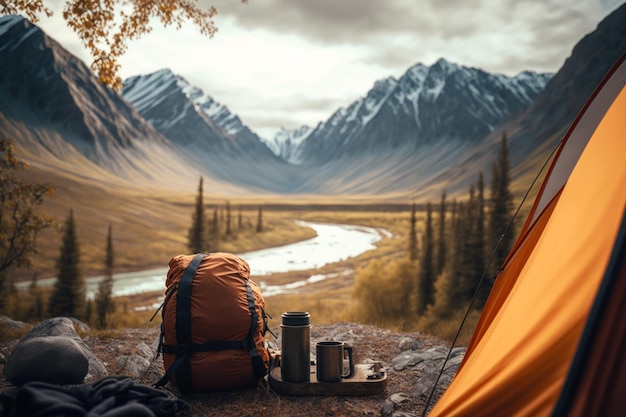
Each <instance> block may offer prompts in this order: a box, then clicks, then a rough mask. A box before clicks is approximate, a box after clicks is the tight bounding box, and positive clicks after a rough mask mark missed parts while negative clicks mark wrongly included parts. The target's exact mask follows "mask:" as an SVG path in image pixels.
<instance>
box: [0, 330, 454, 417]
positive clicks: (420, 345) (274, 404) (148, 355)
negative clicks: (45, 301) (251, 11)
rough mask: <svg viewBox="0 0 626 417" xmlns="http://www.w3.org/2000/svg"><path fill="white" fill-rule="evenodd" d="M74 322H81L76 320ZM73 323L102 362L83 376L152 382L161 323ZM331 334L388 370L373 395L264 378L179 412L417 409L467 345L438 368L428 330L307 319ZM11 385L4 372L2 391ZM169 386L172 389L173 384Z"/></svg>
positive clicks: (440, 345)
mask: <svg viewBox="0 0 626 417" xmlns="http://www.w3.org/2000/svg"><path fill="white" fill-rule="evenodd" d="M74 327H75V328H77V327H79V326H77V325H76V323H74ZM78 330H79V333H80V334H81V335H83V334H86V336H82V337H81V340H82V341H83V342H84V344H85V345H86V346H87V347H88V348H89V349H90V350H91V352H93V356H94V358H96V359H94V360H95V361H98V362H100V364H98V366H100V368H98V367H97V366H96V367H95V368H94V367H92V364H91V362H90V373H89V374H88V376H87V378H86V379H85V382H86V383H91V382H94V381H96V380H97V379H98V378H101V377H102V376H104V375H127V376H129V377H131V378H132V379H133V380H134V381H136V382H137V383H141V384H146V385H152V384H154V383H155V382H156V381H157V380H158V379H159V378H160V377H161V376H162V375H163V362H162V359H161V357H159V358H157V359H155V348H156V344H157V339H158V329H156V328H154V329H124V330H119V331H111V332H109V333H106V334H103V335H100V336H93V335H92V333H93V334H95V333H94V332H89V330H88V329H82V331H81V330H80V329H78ZM274 333H276V334H279V330H278V329H274ZM268 336H269V335H268ZM269 339H270V341H272V339H273V338H272V337H271V336H269ZM330 339H332V340H340V341H344V342H348V343H351V344H352V345H353V349H354V354H355V362H356V363H367V362H370V361H376V362H380V363H381V364H382V366H383V367H384V370H385V372H386V373H387V378H388V380H387V385H386V389H385V390H384V392H383V393H381V394H377V395H371V396H287V395H280V394H278V393H277V392H276V391H275V390H273V389H272V388H271V387H270V386H268V384H267V383H264V384H260V385H259V386H258V387H250V388H245V389H238V390H232V391H227V392H217V393H193V394H190V395H188V396H185V397H183V398H184V400H185V401H186V403H187V404H188V406H189V407H188V408H187V409H186V410H183V411H181V412H179V413H178V414H177V416H178V415H179V416H180V417H196V416H198V417H199V416H203V417H205V416H213V415H215V416H218V415H219V416H255V417H258V416H294V417H295V416H313V417H315V416H395V417H400V416H421V415H422V413H423V410H424V407H425V405H426V403H427V401H428V397H429V396H430V395H431V392H432V390H433V386H434V382H435V380H437V379H439V384H438V385H437V390H436V393H435V395H434V397H435V398H436V397H437V396H438V395H440V394H441V392H442V391H443V389H444V388H445V386H447V384H448V383H449V381H450V379H451V378H452V376H453V375H454V372H455V371H456V369H457V367H458V364H459V363H460V360H461V358H462V356H463V353H464V350H463V349H458V348H457V349H455V350H454V351H453V352H454V354H452V355H450V358H449V359H448V362H447V365H446V372H445V373H444V374H443V375H441V376H439V372H440V369H441V366H442V365H443V363H444V359H445V357H446V356H447V355H448V353H449V352H448V347H447V346H446V343H444V342H443V341H441V340H438V339H435V338H433V337H430V336H428V335H424V334H420V333H400V332H394V331H390V330H385V329H380V328H376V327H372V326H367V325H362V324H357V323H337V324H333V325H319V326H313V327H312V329H311V342H312V343H314V342H315V341H318V340H330ZM17 342H18V340H10V341H7V342H4V343H1V344H0V355H1V359H2V360H1V362H2V365H0V367H2V368H4V362H5V359H6V358H8V357H9V354H10V352H11V351H12V349H13V348H14V347H15V345H16V344H17ZM102 368H104V370H103V369H102ZM3 370H4V369H3ZM101 373H104V374H101ZM16 389H17V388H16V387H15V386H13V385H11V384H10V383H9V382H8V381H7V380H6V378H5V376H4V372H3V375H2V376H1V377H0V392H11V391H14V390H16ZM170 389H171V390H172V391H174V392H176V390H175V388H170ZM433 402H434V400H433Z"/></svg>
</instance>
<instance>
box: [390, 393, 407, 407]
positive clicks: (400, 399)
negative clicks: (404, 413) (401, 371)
mask: <svg viewBox="0 0 626 417" xmlns="http://www.w3.org/2000/svg"><path fill="white" fill-rule="evenodd" d="M389 401H391V402H392V403H394V404H395V405H397V406H401V405H402V404H404V403H405V402H407V401H409V396H408V395H406V394H405V393H403V392H398V393H396V394H392V395H391V397H389Z"/></svg>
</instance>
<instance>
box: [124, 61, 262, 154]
mask: <svg viewBox="0 0 626 417" xmlns="http://www.w3.org/2000/svg"><path fill="white" fill-rule="evenodd" d="M122 94H123V95H124V98H126V100H128V101H129V102H130V103H131V104H132V105H133V106H135V108H136V109H137V111H138V112H139V114H141V115H142V116H143V117H144V118H145V119H146V120H147V121H148V122H149V123H150V124H151V125H152V126H154V127H155V128H156V129H157V130H158V131H159V132H161V133H162V134H163V135H164V136H165V137H167V138H169V139H170V140H171V141H172V142H173V143H176V144H178V145H181V146H183V147H193V148H195V151H198V150H199V149H204V150H206V151H209V152H229V153H233V154H236V153H241V152H251V151H253V152H255V153H258V154H260V155H258V156H260V157H262V158H264V157H272V156H273V155H272V153H271V152H270V150H269V149H268V148H267V146H265V144H264V143H263V142H262V141H261V139H260V138H259V137H258V136H257V135H256V134H254V133H253V132H252V131H251V130H250V129H249V128H248V127H247V126H245V125H244V124H243V123H242V122H241V120H240V119H239V117H238V116H236V115H234V114H232V113H231V112H230V111H229V110H228V108H227V107H226V106H224V105H222V104H220V103H217V102H216V101H215V100H213V99H212V98H211V97H209V96H208V95H206V94H204V92H203V91H202V90H200V89H199V88H197V87H194V86H192V85H190V84H189V83H188V82H187V81H186V80H185V79H184V78H182V77H181V76H179V75H176V74H174V73H172V71H171V70H169V69H163V70H160V71H156V72H154V73H151V74H147V75H139V76H135V77H131V78H129V79H127V80H125V81H124V89H123V91H122Z"/></svg>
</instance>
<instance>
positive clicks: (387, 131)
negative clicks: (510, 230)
mask: <svg viewBox="0 0 626 417" xmlns="http://www.w3.org/2000/svg"><path fill="white" fill-rule="evenodd" d="M624 9H625V7H624V6H622V7H620V8H618V9H617V10H616V11H615V12H614V13H612V14H611V15H610V16H608V17H607V18H606V19H605V21H606V22H619V19H620V18H621V17H623V15H624ZM7 22H9V23H11V24H10V25H8V24H7ZM22 22H25V23H23V25H24V26H25V27H24V28H22V30H24V31H26V32H21V33H13V34H12V35H11V36H7V34H9V32H11V30H12V29H15V27H16V25H15V18H10V19H7V18H3V19H2V20H1V23H0V25H1V26H0V39H2V43H0V45H3V44H4V45H5V46H2V47H1V48H0V54H2V57H3V59H2V62H3V64H1V65H3V68H0V69H3V71H2V74H3V75H2V78H0V104H1V105H2V107H1V108H0V109H1V110H2V114H1V115H0V118H1V119H2V120H0V122H1V123H0V130H1V131H2V133H4V134H5V135H6V134H7V133H9V134H11V135H12V136H15V137H18V138H19V142H20V144H21V145H25V148H26V150H27V151H28V152H30V153H31V154H36V155H38V156H39V157H40V158H44V159H45V158H48V162H49V163H48V165H50V164H53V163H54V158H57V159H58V160H59V162H60V159H61V158H62V157H66V156H68V155H71V156H72V157H76V158H83V159H86V160H87V161H89V162H90V164H89V166H86V165H87V164H86V163H85V162H84V161H83V162H81V163H82V164H84V166H81V167H80V168H82V169H78V170H77V171H79V172H77V173H76V174H77V175H92V176H93V177H94V179H97V177H98V175H102V173H103V171H106V174H107V175H110V176H111V177H115V176H119V177H120V178H121V179H123V180H125V181H127V182H128V183H141V184H142V185H143V186H149V187H156V188H158V187H164V188H171V189H177V190H178V191H183V190H184V191H185V192H189V191H191V190H193V189H195V186H194V183H197V178H198V177H206V184H210V186H211V187H212V189H213V190H215V191H216V192H224V193H226V195H228V194H232V195H245V194H250V195H263V194H268V195H274V196H276V195H285V196H298V195H311V196H315V195H320V196H336V197H339V196H342V197H347V198H354V197H357V196H362V197H368V196H369V197H376V198H378V199H391V200H400V199H406V198H425V197H427V196H430V197H431V198H432V197H433V195H434V193H435V190H436V189H439V193H440V192H442V191H443V190H445V191H446V192H447V194H448V195H451V196H452V195H463V194H464V193H465V192H466V191H467V185H468V181H474V180H475V178H472V177H473V176H474V175H476V176H477V174H478V172H479V171H481V170H485V167H489V166H490V163H491V162H490V161H491V160H492V159H493V157H494V155H495V153H496V151H497V150H496V149H497V148H496V144H497V143H498V142H499V138H500V137H501V136H502V134H503V133H504V132H507V134H508V135H509V138H510V143H511V146H512V147H513V149H515V156H514V164H513V165H514V167H513V168H514V169H518V168H517V167H516V165H518V164H522V161H525V160H526V159H528V157H529V156H533V155H538V154H539V151H538V150H539V149H544V148H545V147H546V146H550V144H551V143H554V140H555V137H557V136H558V135H559V134H561V133H563V132H564V130H565V129H566V124H567V123H571V120H572V119H573V115H572V114H573V113H574V112H575V111H574V110H573V109H575V108H576V106H579V107H578V108H580V106H582V103H583V102H584V99H585V98H586V97H587V96H588V94H589V93H590V89H591V88H592V87H593V82H596V83H597V82H598V81H599V78H600V77H601V76H600V75H599V74H603V73H604V72H605V71H606V69H607V68H608V66H610V62H609V61H610V58H611V57H614V56H615V54H616V51H617V50H619V48H623V46H621V45H623V44H622V43H621V42H623V39H622V37H623V29H622V28H620V27H615V26H616V25H617V23H612V24H604V25H603V22H601V24H599V25H598V29H597V30H596V32H597V31H601V32H602V31H603V32H602V33H599V34H594V33H592V34H589V35H587V36H586V37H585V38H584V39H583V40H581V42H580V45H582V46H579V45H577V46H576V47H575V48H574V50H573V53H572V57H571V59H572V60H573V61H575V62H580V63H579V64H578V65H580V66H583V67H585V68H587V73H585V74H584V76H585V77H586V82H585V83H584V86H585V88H582V89H578V90H577V89H576V87H575V86H576V85H577V84H576V80H577V78H576V77H577V74H576V71H573V72H572V74H571V78H572V79H567V80H566V79H564V78H563V76H559V73H557V74H556V75H554V77H552V76H551V74H538V73H533V72H530V71H522V72H520V73H519V74H518V75H516V76H515V77H507V76H503V75H501V74H490V73H487V72H485V71H483V70H480V69H477V68H469V67H463V66H461V65H458V64H454V63H450V62H448V61H446V60H445V59H443V58H442V59H440V60H438V61H437V62H435V63H434V64H433V65H431V66H430V67H427V66H425V65H423V64H420V63H418V64H416V65H414V66H412V67H410V68H409V69H407V71H406V72H405V73H404V74H403V75H402V76H401V77H400V78H398V79H395V78H393V77H388V78H384V79H381V80H377V81H376V82H375V83H374V86H373V88H372V89H370V91H368V92H367V94H366V95H365V96H364V97H363V98H361V99H359V100H356V101H354V102H353V103H350V104H349V105H347V106H346V107H342V108H340V109H338V110H337V111H336V112H334V113H333V114H332V115H331V116H330V117H329V118H328V119H327V120H325V121H321V122H320V123H318V124H317V125H316V126H315V127H307V126H303V127H301V128H300V129H298V130H291V131H290V130H284V129H283V130H282V131H280V132H279V133H278V136H279V137H278V139H277V138H274V140H273V141H265V142H264V141H263V140H262V139H261V138H260V137H259V136H258V135H256V134H255V133H254V132H252V131H251V130H250V129H249V128H248V127H246V126H245V124H244V123H243V122H242V121H241V119H240V118H239V117H238V116H237V115H234V114H232V113H230V111H229V110H228V108H227V107H226V106H224V105H221V104H219V103H217V102H215V101H214V100H213V99H212V98H210V96H208V95H207V94H205V93H204V92H202V91H201V90H199V89H197V88H196V87H193V86H191V85H189V83H187V82H186V81H185V80H184V79H183V78H182V77H180V76H178V75H176V74H173V73H172V72H171V71H169V70H160V71H158V72H156V73H153V76H154V77H153V78H154V79H153V80H151V81H152V82H151V83H146V85H149V87H144V88H149V89H151V90H153V91H152V92H154V91H157V87H158V89H159V90H158V91H160V92H161V93H160V96H159V97H158V98H156V99H155V96H154V94H152V95H148V94H147V91H149V90H145V91H144V92H143V93H142V92H141V89H140V88H138V86H139V85H140V83H139V81H149V80H148V79H147V78H145V76H137V77H132V78H131V79H129V80H127V83H126V86H125V93H124V94H125V96H126V98H124V99H121V98H120V100H121V101H120V102H119V103H121V104H117V105H112V104H110V103H112V102H114V101H115V99H116V97H115V95H114V94H113V95H112V94H111V92H108V91H102V88H103V87H102V86H101V85H97V83H96V84H94V82H93V74H90V73H89V71H88V70H86V67H85V66H84V64H82V62H80V61H79V60H70V59H69V58H68V55H69V53H68V52H67V51H65V50H63V48H62V47H61V46H60V45H58V44H57V43H56V42H54V41H53V40H52V39H50V38H49V37H47V35H45V34H43V32H41V34H42V35H41V38H42V39H43V40H40V41H39V44H38V45H35V46H36V47H35V48H33V47H32V46H33V45H31V49H30V50H26V49H24V48H25V46H27V45H26V44H27V43H28V42H27V41H28V40H29V39H30V38H32V33H31V32H33V31H34V30H35V28H36V27H35V26H34V25H32V24H30V22H27V21H25V20H23V21H22ZM607 25H608V26H607ZM7 26H9V27H8V28H7ZM18 26H19V25H18ZM605 26H607V27H606V28H605ZM609 26H610V27H609ZM620 29H621V30H622V31H621V32H620ZM605 32H606V33H605ZM28 33H31V34H30V35H28V36H26V34H28ZM609 33H610V34H609ZM607 36H609V37H613V36H617V39H616V40H615V41H614V42H612V43H610V44H609V46H610V47H611V48H612V49H611V51H610V52H608V53H606V54H605V55H603V56H601V57H599V58H598V62H594V64H595V65H587V63H585V62H584V59H585V58H584V55H585V54H588V53H589V52H590V48H596V49H602V48H598V45H597V44H596V43H595V42H594V43H593V45H592V46H587V45H586V44H585V42H587V41H585V39H594V37H599V38H602V39H604V40H605V41H606V39H607ZM48 39H49V40H48ZM587 43H588V42H587ZM605 43H606V42H605ZM9 45H11V46H10V47H9ZM51 45H52V46H51ZM38 48H39V49H38ZM577 48H578V49H581V48H582V49H583V50H577ZM18 49H20V51H21V55H20V53H19V52H14V55H10V54H9V55H8V56H9V57H10V58H14V59H4V58H5V57H7V54H8V53H9V52H10V51H9V50H11V51H16V50H18ZM48 49H49V50H51V52H50V53H48V54H47V55H46V54H45V53H44V54H42V53H40V52H34V51H35V50H40V51H41V50H43V51H46V50H48ZM606 49H607V46H606V45H605V46H604V50H606ZM29 51H30V52H29ZM594 52H595V51H594ZM15 54H17V55H15ZM55 54H56V55H55ZM63 54H64V55H63ZM49 55H52V57H53V59H48V60H47V61H37V62H39V63H40V65H39V67H41V68H44V69H45V68H50V69H46V71H48V72H47V73H46V74H50V76H48V77H43V78H42V77H39V78H37V77H36V74H32V73H29V72H28V69H29V68H32V67H33V65H30V66H26V67H24V66H22V67H19V66H16V65H15V62H14V61H17V62H18V63H19V62H20V61H29V60H30V61H29V63H31V64H32V60H33V59H40V60H41V59H42V56H49ZM61 55H63V56H61ZM574 55H576V56H574ZM55 59H57V60H58V62H57V61H55ZM599 63H601V65H600V64H599ZM566 64H567V62H566ZM81 65H82V66H81ZM567 67H568V66H567V65H564V69H566V68H567ZM55 68H58V70H57V69H55ZM74 68H75V69H76V71H77V72H78V73H79V74H81V76H79V77H76V76H75V75H73V74H72V72H71V71H70V70H71V69H74ZM4 69H7V70H10V71H4ZM559 72H560V71H559ZM579 72H580V71H579ZM83 73H84V74H83ZM58 74H62V75H63V77H58V76H57V75H58ZM590 74H592V75H590ZM83 75H84V76H83ZM148 77H149V76H148ZM165 78H167V80H165ZM555 78H557V79H560V80H561V81H559V82H553V81H554V79H555ZM51 80H56V81H57V84H54V87H53V88H50V86H52V85H53V84H46V83H47V82H50V81H51ZM59 80H60V81H59ZM63 83H65V84H63ZM159 83H160V84H159ZM33 86H37V88H34V87H33ZM544 87H545V88H544ZM35 90H38V91H44V92H47V94H48V95H47V96H46V95H45V94H44V95H38V94H37V93H36V92H35ZM133 90H134V91H133ZM57 91H60V93H58V94H54V93H56V92H57ZM563 91H569V92H570V94H569V98H571V100H567V103H565V104H567V106H560V107H558V108H557V109H556V111H555V109H554V106H555V104H554V102H555V100H554V99H550V97H559V96H560V95H561V94H562V92H563ZM578 91H580V92H579V93H578ZM573 92H574V93H573ZM51 95H52V97H51ZM149 96H150V99H148V97H149ZM42 97H43V98H42ZM68 97H69V98H68ZM55 100H56V101H55ZM50 103H55V105H50ZM56 103H59V105H56ZM68 103H69V104H68ZM127 104H132V106H130V105H127ZM46 105H47V107H46ZM118 105H119V106H121V107H120V108H123V111H121V112H120V111H118V109H116V108H115V107H116V106H118ZM63 106H66V108H67V107H68V106H69V108H71V109H72V112H59V109H62V108H63ZM565 107H567V108H565ZM531 108H532V109H534V110H533V111H530V110H529V109H531ZM105 113H110V114H105ZM556 113H558V115H559V117H558V121H556V122H555V123H553V124H554V126H552V127H550V126H551V124H550V123H549V121H547V120H546V118H547V117H548V116H547V115H548V114H556ZM68 115H69V116H68ZM72 115H77V116H72ZM574 115H575V114H574ZM70 116H71V117H70ZM68 117H70V118H69V119H68ZM72 117H73V118H74V119H78V118H80V121H79V122H77V123H69V122H68V120H69V121H70V122H71V121H72V120H73V119H72ZM542 126H544V127H542ZM545 126H548V127H547V128H546V127H545ZM138 128H139V130H137V129H138ZM533 129H534V130H533ZM68 131H69V133H68ZM111 135H118V136H119V137H113V138H112V137H110V136H111ZM529 136H531V137H530V138H529ZM281 137H282V139H281ZM270 142H271V143H270ZM35 144H36V145H37V146H36V147H35V146H34V145H35ZM44 151H45V152H44ZM46 152H47V153H46ZM44 154H45V155H44ZM94 164H95V169H94V167H92V165H94ZM524 164H525V165H526V167H525V168H523V169H521V170H519V172H520V173H528V172H529V169H530V167H531V166H533V165H535V166H536V161H535V162H532V163H528V162H524ZM68 170H69V168H68ZM90 171H91V173H90ZM452 173H454V174H453V175H448V174H452ZM472 173H473V175H471V174H472ZM487 174H488V173H487ZM446 176H448V179H446Z"/></svg>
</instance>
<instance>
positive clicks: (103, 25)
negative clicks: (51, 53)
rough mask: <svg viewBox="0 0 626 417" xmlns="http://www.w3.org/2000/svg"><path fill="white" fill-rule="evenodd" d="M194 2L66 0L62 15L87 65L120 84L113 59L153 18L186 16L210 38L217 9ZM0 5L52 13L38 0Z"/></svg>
mask: <svg viewBox="0 0 626 417" xmlns="http://www.w3.org/2000/svg"><path fill="white" fill-rule="evenodd" d="M195 3H196V1H194V0H67V1H66V2H65V6H64V8H63V19H65V21H66V22H67V25H68V27H70V28H72V30H74V32H76V34H77V35H78V37H79V38H80V40H81V42H82V43H83V45H84V46H85V47H86V48H87V49H88V50H89V52H90V53H91V55H92V57H93V59H94V60H93V63H92V64H91V68H92V69H93V70H94V71H95V72H96V74H97V75H98V78H99V80H100V82H102V83H104V84H107V85H108V86H110V87H112V88H114V89H120V88H121V87H122V79H121V78H120V76H119V75H118V73H119V70H120V65H119V63H118V60H119V58H120V57H121V56H122V55H124V53H125V52H126V50H127V49H128V43H129V42H130V41H132V40H136V39H139V38H140V37H142V36H143V35H145V34H147V33H150V32H151V31H152V22H153V21H154V19H158V20H159V21H160V22H161V24H163V26H166V27H168V26H174V27H175V28H176V29H180V28H181V27H182V25H183V23H185V22H188V21H189V22H191V23H193V24H194V25H195V26H196V27H197V28H198V29H199V30H200V33H201V34H203V35H206V36H209V37H213V35H214V34H215V33H216V32H217V26H216V25H215V22H214V21H213V17H214V16H215V15H216V14H217V10H216V9H215V8H214V7H210V8H208V9H207V10H204V9H202V8H200V7H198V6H196V4H195ZM242 3H247V0H242ZM0 6H2V8H1V12H0V13H2V14H22V15H24V16H25V17H26V18H28V19H29V20H31V21H32V22H35V23H36V22H37V21H38V20H39V16H40V15H41V14H45V15H46V16H48V17H49V16H51V15H52V11H51V10H50V9H49V8H48V7H46V6H45V4H44V0H0Z"/></svg>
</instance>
